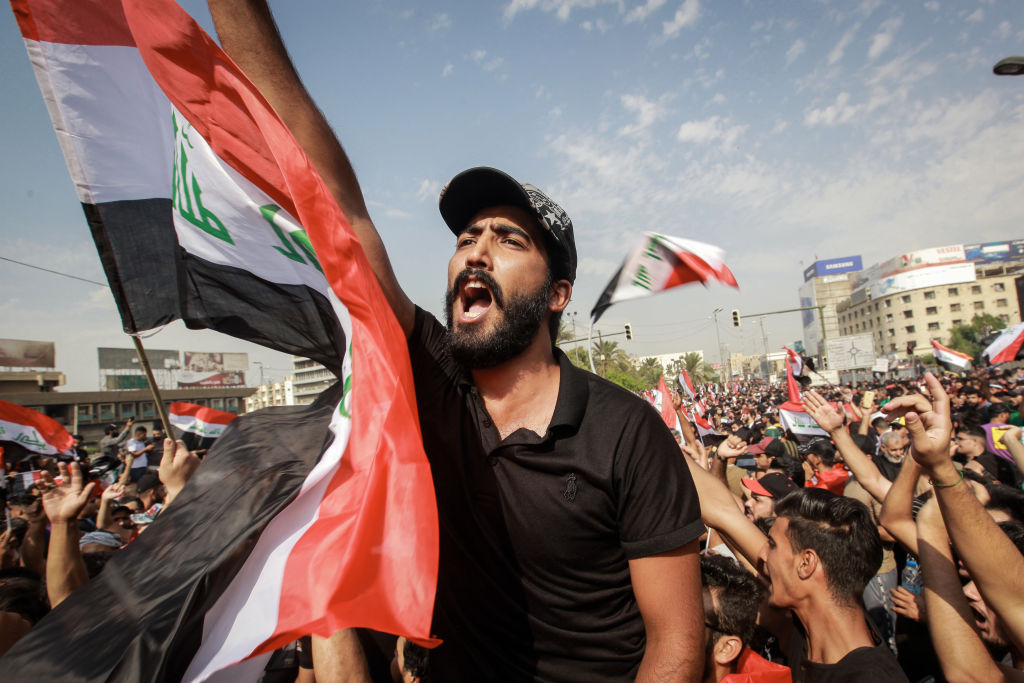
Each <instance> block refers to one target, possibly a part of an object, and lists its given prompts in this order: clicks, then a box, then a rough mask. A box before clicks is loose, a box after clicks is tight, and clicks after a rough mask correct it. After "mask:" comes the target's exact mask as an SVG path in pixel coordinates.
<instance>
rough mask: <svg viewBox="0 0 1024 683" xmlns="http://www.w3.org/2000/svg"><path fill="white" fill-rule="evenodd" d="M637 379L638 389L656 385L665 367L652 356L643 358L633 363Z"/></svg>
mask: <svg viewBox="0 0 1024 683" xmlns="http://www.w3.org/2000/svg"><path fill="white" fill-rule="evenodd" d="M634 367H635V368H636V374H637V379H638V380H639V381H640V385H641V386H640V389H650V388H651V387H655V386H657V385H658V380H659V379H660V378H661V376H662V375H664V374H665V368H663V367H662V366H661V363H659V362H658V361H657V360H655V359H654V358H645V359H643V360H642V361H640V362H639V363H634ZM634 391H636V390H634Z"/></svg>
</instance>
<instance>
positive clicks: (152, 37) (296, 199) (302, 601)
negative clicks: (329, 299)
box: [124, 0, 437, 673]
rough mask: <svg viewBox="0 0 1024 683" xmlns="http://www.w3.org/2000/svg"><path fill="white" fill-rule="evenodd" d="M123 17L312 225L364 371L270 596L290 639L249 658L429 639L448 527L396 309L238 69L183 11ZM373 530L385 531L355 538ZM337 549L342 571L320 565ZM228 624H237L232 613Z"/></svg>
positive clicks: (171, 92) (240, 633) (211, 121)
mask: <svg viewBox="0 0 1024 683" xmlns="http://www.w3.org/2000/svg"><path fill="white" fill-rule="evenodd" d="M124 5H125V15H126V18H127V20H128V23H129V25H130V26H131V28H132V32H133V34H134V35H135V36H136V41H137V43H138V46H139V51H140V54H141V55H142V58H143V60H144V61H145V62H146V65H147V67H148V68H149V70H150V72H151V73H152V75H153V77H154V78H155V80H156V81H157V83H158V84H159V85H160V87H161V89H162V90H163V91H164V93H165V94H166V95H167V97H168V98H169V99H170V100H171V102H172V103H173V104H174V105H175V106H176V107H177V108H178V110H179V111H181V113H182V114H183V115H184V116H185V117H186V118H187V119H188V120H189V122H190V123H191V124H192V125H193V126H194V127H195V129H196V131H198V132H200V133H201V134H202V135H203V137H204V138H205V139H206V140H207V141H208V142H209V144H210V146H211V147H212V148H213V150H214V151H215V153H216V154H217V155H218V156H219V157H220V158H221V159H222V160H224V161H225V162H226V163H228V164H229V165H231V166H232V167H233V168H235V170H237V171H239V172H240V173H242V174H243V175H244V176H245V177H246V178H248V179H249V180H250V181H251V182H253V183H254V184H255V185H257V186H258V187H260V189H262V190H263V191H265V192H266V193H267V194H268V195H270V196H271V197H273V198H274V199H275V200H277V201H279V203H280V204H281V206H282V207H284V208H285V209H286V210H288V211H289V212H291V213H292V215H295V216H296V217H297V218H298V219H299V222H300V223H301V224H302V225H303V227H304V228H305V230H306V232H307V233H308V235H309V238H310V241H311V242H312V244H313V247H314V249H315V251H316V254H317V256H318V258H319V259H320V264H321V265H322V267H323V272H324V274H325V275H326V276H327V279H328V281H329V282H330V284H331V287H332V289H333V291H334V293H335V295H336V296H337V297H338V299H339V300H340V302H341V303H342V304H343V305H344V306H345V308H346V309H347V311H348V313H349V315H350V316H351V325H352V330H353V332H352V344H353V356H354V357H355V358H356V359H362V360H361V361H360V362H361V363H362V365H361V366H360V368H361V369H360V371H359V373H357V374H356V378H355V380H354V381H353V385H352V393H351V396H347V397H346V401H345V404H344V406H343V407H342V408H341V410H342V411H343V412H347V410H348V409H349V408H351V431H350V432H349V433H348V434H347V435H346V436H347V437H348V444H347V448H346V449H345V452H344V461H345V463H346V466H345V467H344V468H339V469H338V470H337V471H336V472H335V473H334V474H333V475H332V476H331V478H330V481H329V483H328V484H327V487H326V489H325V491H324V493H323V499H322V501H321V503H320V505H319V508H318V510H317V513H316V518H315V519H314V520H313V521H312V522H311V523H310V525H309V527H308V528H307V529H306V530H305V531H304V532H303V533H302V534H301V537H300V538H299V539H298V540H297V541H295V543H294V546H293V547H292V549H291V552H290V553H289V554H288V556H287V558H286V559H285V564H284V567H283V573H282V574H281V582H280V584H279V585H276V586H265V587H264V588H263V590H267V589H269V590H274V591H276V592H277V598H276V600H277V610H276V611H277V626H276V628H275V629H273V634H272V635H271V636H270V637H268V638H266V639H265V640H263V641H262V642H255V643H252V647H253V650H252V651H251V653H248V654H257V653H262V652H269V651H271V650H273V649H276V648H277V647H280V646H281V645H284V644H286V643H287V642H290V641H291V640H294V639H296V638H297V637H298V636H301V635H302V634H303V633H310V632H312V633H316V634H318V635H329V634H330V633H333V632H334V631H336V630H337V629H339V628H344V627H349V626H368V627H371V628H374V629H377V630H381V631H386V632H392V633H403V634H406V635H410V636H413V637H417V638H420V639H427V638H428V637H429V628H430V620H431V614H432V609H433V597H434V589H435V584H436V571H437V513H436V507H435V505H434V500H433V491H432V483H431V479H430V473H429V468H428V467H427V465H426V457H425V455H424V454H423V447H422V443H421V439H420V434H419V428H418V420H417V417H416V410H415V398H414V395H413V392H412V386H413V384H412V371H411V366H410V365H409V360H408V354H407V350H406V346H405V337H404V335H403V334H402V331H401V329H400V327H399V325H398V322H397V321H396V320H395V318H394V316H393V315H391V314H390V313H385V314H382V313H381V312H382V311H390V309H389V307H388V304H387V302H386V300H385V299H384V296H383V293H382V292H381V291H380V287H379V286H378V284H377V282H376V279H375V278H374V277H373V275H372V270H371V269H370V266H369V263H368V262H367V260H366V257H365V255H364V254H363V252H362V249H361V247H360V246H359V243H358V242H357V241H356V239H355V235H354V233H353V232H352V229H351V227H350V226H349V223H348V221H347V219H346V218H345V216H344V215H343V214H342V212H341V210H340V209H339V208H338V206H337V204H336V203H335V202H334V201H333V199H332V198H331V196H330V194H329V192H328V191H327V190H326V187H325V186H324V183H323V181H322V180H321V178H320V177H319V175H318V174H317V173H316V172H315V170H314V169H313V167H312V165H311V164H310V162H309V160H308V158H307V157H306V156H305V154H304V153H303V151H302V150H301V148H300V147H299V146H298V144H297V143H296V142H295V140H294V138H293V137H292V136H291V134H290V132H289V131H288V130H287V128H286V127H285V125H284V124H283V122H282V121H281V120H280V119H279V118H278V117H277V115H276V114H275V113H274V111H273V110H272V109H271V108H270V106H269V105H268V104H267V102H266V100H265V99H264V98H263V97H262V95H260V94H259V92H258V91H257V90H256V89H255V87H254V86H253V85H252V84H251V83H250V82H249V81H248V80H247V79H246V78H245V77H244V75H243V74H242V73H241V72H240V71H239V69H238V68H237V66H236V65H235V64H234V63H233V62H232V61H231V60H230V59H229V58H228V57H227V56H226V55H225V54H224V53H223V51H221V49H220V48H219V47H218V46H217V45H216V44H215V43H214V42H213V41H212V40H211V39H210V37H209V36H207V35H206V34H205V32H203V31H202V29H201V28H200V27H199V26H198V25H197V24H196V23H195V22H194V21H193V20H192V19H191V17H189V16H188V15H187V14H186V13H185V12H184V11H183V10H181V9H180V8H179V7H178V6H177V5H175V4H174V3H171V2H165V1H161V2H156V1H154V0H125V3H124ZM360 406H365V408H363V409H360ZM370 406H374V408H373V409H370ZM382 406H390V409H389V410H382V409H381V407H382ZM335 422H338V421H337V420H335ZM343 426H344V425H343ZM341 436H342V435H341V434H339V438H340V437H341ZM354 504H355V509H354V508H353V505H354ZM385 510H386V511H387V512H386V513H385ZM360 518H362V519H365V520H367V523H368V524H370V525H372V526H371V527H370V528H366V527H361V526H359V525H357V524H355V522H356V521H358V519H360ZM268 531H270V530H269V529H268ZM261 540H263V539H261ZM327 548H331V549H332V562H329V563H325V562H321V561H317V558H320V557H322V555H323V553H324V552H325V549H327ZM256 554H257V555H258V553H256ZM266 557H268V558H269V559H268V560H267V561H270V562H276V561H279V560H275V559H274V558H273V557H272V556H270V555H267V556H266ZM255 578H256V579H257V580H258V577H255ZM356 586H358V589H355V587H356ZM266 597H267V596H263V597H261V598H260V599H266ZM232 599H233V598H232V597H231V596H230V595H229V594H228V592H226V593H225V600H224V601H223V606H224V607H225V608H228V607H232V606H233V603H232ZM246 604H248V603H246ZM224 615H226V616H227V617H228V621H232V619H233V617H232V616H231V610H230V609H226V611H225V612H224ZM222 626H225V624H222ZM226 626H227V627H228V628H229V630H230V633H231V634H232V637H235V636H237V638H235V640H232V641H231V642H232V643H234V644H233V645H231V647H232V648H236V649H234V650H232V651H233V652H235V653H238V652H242V651H244V649H245V647H247V646H245V645H242V643H244V642H246V636H245V634H246V633H247V632H248V629H249V624H247V623H244V620H243V619H240V620H238V621H234V622H232V624H231V625H226ZM211 642H212V641H211ZM237 648H241V649H237ZM220 653H221V654H217V653H210V656H211V659H210V660H209V661H208V662H207V663H206V664H203V665H202V666H205V667H206V668H205V670H207V671H208V670H210V667H212V668H213V669H216V668H219V666H217V665H215V664H214V663H215V662H218V661H220V662H223V661H225V657H226V658H227V660H228V661H230V660H231V657H232V655H231V654H230V653H229V649H228V645H224V646H223V647H221V649H220ZM248 654H247V655H246V656H248ZM192 671H194V672H196V673H198V671H196V669H192Z"/></svg>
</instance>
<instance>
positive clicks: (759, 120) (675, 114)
mask: <svg viewBox="0 0 1024 683" xmlns="http://www.w3.org/2000/svg"><path fill="white" fill-rule="evenodd" d="M182 4H183V5H184V6H185V7H186V9H188V10H189V11H190V12H191V13H192V14H193V16H195V17H197V18H198V19H199V20H200V21H201V22H202V23H203V24H204V25H205V26H207V27H209V26H210V23H209V17H208V15H207V12H206V8H205V4H204V3H201V2H195V1H193V0H190V1H188V2H183V3H182ZM272 6H273V7H274V9H275V11H276V14H277V17H278V21H279V23H280V25H281V30H282V33H283V34H284V37H285V41H286V43H287V44H288V46H289V48H290V50H291V52H292V55H293V58H294V60H295V62H296V64H297V66H298V68H299V71H300V73H301V74H302V75H303V78H304V79H305V81H306V83H307V85H308V87H309V88H310V90H311V91H312V92H313V95H314V97H315V99H316V100H317V101H318V103H319V104H320V106H321V108H322V109H323V110H324V111H325V113H326V114H327V116H328V118H329V119H330V121H331V123H332V125H334V127H335V130H336V131H337V133H338V136H339V138H340V139H341V141H342V143H343V144H344V145H345V147H346V149H347V150H348V153H349V155H350V157H351V158H352V160H353V162H354V164H355V166H356V170H357V172H358V174H359V176H360V179H361V181H362V184H363V189H364V193H365V194H366V197H367V200H368V202H369V204H370V207H371V211H372V213H373V215H374V218H375V220H376V223H377V226H378V229H379V230H380V232H381V233H382V235H383V237H384V240H385V242H386V244H387V246H388V248H389V251H390V253H391V258H392V261H393V263H394V265H395V270H396V272H397V273H398V276H399V280H400V281H401V283H402V285H403V286H404V287H405V288H406V290H407V291H408V292H410V293H411V295H412V297H413V299H414V300H415V301H416V302H417V303H419V304H420V305H422V306H424V307H426V308H428V309H430V310H432V311H434V312H435V313H440V308H441V301H442V297H443V290H444V286H445V272H446V271H445V265H446V263H447V259H448V258H449V256H450V253H451V249H452V247H453V237H452V236H451V234H450V233H449V232H448V230H447V229H446V228H445V227H444V224H443V223H442V221H441V219H440V216H439V215H438V213H437V208H436V202H437V194H438V191H439V190H440V188H441V186H442V185H443V184H444V182H445V181H446V180H447V179H448V178H449V177H451V176H452V175H454V174H455V173H457V172H459V171H460V170H463V169H464V168H467V167H470V166H476V165H490V166H496V167H499V168H502V169H503V170H506V171H508V172H509V173H511V174H512V175H514V176H516V177H517V178H519V179H520V180H522V181H524V182H530V183H533V184H535V185H537V186H539V187H541V188H542V189H544V190H545V191H546V192H547V193H548V194H550V195H551V196H552V197H553V198H554V199H555V200H556V201H558V202H559V203H561V204H562V205H563V206H564V208H565V209H566V210H567V211H568V213H569V215H570V216H571V217H572V219H573V222H574V224H575V228H576V239H577V244H578V249H579V255H580V265H579V276H578V279H577V282H576V288H575V292H574V297H573V302H572V303H571V304H570V306H569V309H568V310H569V311H570V312H572V311H576V312H578V316H577V318H576V319H577V320H578V326H579V329H580V331H581V332H582V330H583V327H584V325H585V320H586V319H587V317H588V314H589V311H590V308H591V307H592V306H593V304H594V303H595V301H596V300H597V297H598V295H599V294H600V292H601V290H602V289H603V287H604V285H605V284H606V283H607V281H608V279H609V278H610V277H611V275H612V274H613V273H614V271H615V268H616V267H617V266H618V265H619V263H620V262H621V260H622V258H623V257H624V256H625V253H626V252H627V251H628V249H629V246H630V245H631V244H632V243H633V241H634V240H635V238H636V236H637V235H638V234H639V233H641V232H643V231H644V230H655V231H658V232H662V233H666V234H670V235H677V236H680V237H686V238H690V239H698V240H702V241H706V242H710V243H712V244H716V245H718V246H720V247H722V248H723V249H725V251H726V261H727V263H728V264H729V265H730V266H731V268H732V269H733V272H734V273H735V274H736V277H737V280H738V281H739V283H740V290H739V291H734V290H731V289H727V288H724V287H719V286H712V287H710V288H708V289H704V288H701V287H699V286H698V287H688V288H680V289H677V290H674V291H672V292H669V293H666V294H663V295H661V296H659V297H655V298H652V299H649V300H645V301H639V302H629V303H624V304H621V305H618V306H615V307H612V308H611V309H609V310H608V311H607V313H605V315H604V317H603V318H602V320H601V324H600V327H601V329H603V330H604V331H606V332H614V331H619V330H621V329H622V325H623V323H626V322H629V323H631V324H632V326H633V330H634V337H635V341H633V342H629V343H627V344H626V348H627V350H628V351H629V352H630V353H632V354H634V355H641V354H652V353H669V352H677V351H678V352H682V351H687V350H692V349H704V350H705V352H706V355H707V357H708V359H709V360H716V359H717V353H716V351H715V346H716V342H715V332H714V325H713V323H712V322H711V318H710V316H711V313H712V311H713V310H714V309H715V308H722V309H724V310H725V313H724V314H721V315H720V316H719V319H720V321H721V323H720V329H721V334H722V342H723V344H724V345H725V346H727V347H728V349H729V350H733V351H736V350H738V351H744V352H747V353H754V352H757V351H760V350H761V349H762V348H763V345H762V340H761V334H760V328H759V327H758V325H757V324H756V320H753V319H750V320H747V321H745V324H744V325H743V327H741V328H739V329H735V328H733V327H732V326H731V324H730V323H729V321H728V311H729V310H730V309H732V308H739V309H740V310H741V312H744V313H746V312H751V313H752V312H759V311H765V310H774V309H780V308H790V307H794V306H797V305H798V300H799V299H798V296H797V289H798V287H799V286H800V284H801V282H802V275H801V273H802V271H803V268H804V267H805V266H806V265H807V264H809V263H810V262H812V261H813V260H814V259H815V256H817V257H818V258H832V257H840V256H847V255H851V254H862V255H863V257H864V263H865V265H870V264H872V263H875V262H877V261H880V260H884V259H886V258H889V257H890V256H893V255H895V254H898V253H901V252H904V251H909V250H913V249H915V248H921V247H929V246H941V245H946V244H953V243H961V242H974V241H989V240H998V239H1008V238H1024V203H1022V200H1021V186H1022V185H1024V135H1022V133H1021V131H1022V130H1024V78H997V77H995V76H993V75H992V72H991V68H992V65H993V64H994V63H995V62H996V61H998V60H999V59H1000V58H1002V57H1004V56H1007V55H1012V54H1022V53H1024V3H1021V2H1019V0H992V1H991V2H988V1H976V0H961V1H958V2H953V1H952V0H927V1H924V2H921V1H917V0H906V1H904V2H882V1H881V0H874V1H872V0H865V1H864V2H860V3H857V2H849V1H843V2H838V1H835V2H827V1H824V0H822V1H799V2H798V1H794V2H763V1H760V2H755V1H753V0H751V1H748V2H742V1H726V0H722V1H719V2H714V3H712V2H709V1H708V0H704V1H700V0H646V1H640V0H634V1H617V2H606V1H603V0H510V1H508V2H469V1H463V2H446V3H441V2H437V3H427V2H421V3H413V2H408V1H406V2H392V1H385V0H380V1H376V2H374V1H367V2H356V1H353V2H344V3H338V2H329V1H319V0H316V1H314V0H307V1H304V2H301V3H296V2H275V3H272ZM0 31H2V33H0V59H2V63H3V66H4V68H3V69H2V70H0V85H2V87H3V92H4V94H5V98H4V100H5V102H4V106H3V107H2V109H0V125H2V128H3V130H4V131H5V133H6V134H5V136H4V148H5V154H4V156H3V162H2V164H0V203H2V206H3V208H4V218H5V221H4V226H3V228H2V230H3V237H4V242H5V244H6V245H7V249H5V252H4V253H5V254H6V255H8V256H9V257H10V258H15V259H18V260H23V261H27V262H30V263H35V264H38V265H42V266H45V267H48V268H53V269H56V270H61V271H65V272H70V273H75V274H77V275H80V276H83V277H86V278H90V279H94V280H103V274H102V271H101V269H100V265H99V259H98V258H97V256H96V251H95V248H94V247H93V245H92V241H91V239H90V238H89V235H88V230H87V228H86V224H85V221H84V219H83V217H82V213H81V209H80V207H79V205H78V202H77V200H76V198H75V194H74V191H73V188H72V186H71V183H70V180H69V177H68V174H67V171H66V167H65V166H64V161H63V158H62V157H61V154H60V151H59V148H58V146H57V143H56V139H55V137H54V135H53V131H52V128H51V125H50V122H49V119H48V117H47V115H46V111H45V108H44V107H43V104H42V100H41V98H40V96H39V90H38V88H37V86H36V84H35V80H34V77H33V75H32V72H31V68H30V66H29V63H28V60H27V58H26V56H25V51H24V47H23V44H22V41H21V38H20V36H19V34H18V31H17V27H16V25H15V23H14V20H13V16H12V15H11V14H10V13H7V14H4V15H3V18H2V26H0ZM0 292H3V296H2V297H0V315H2V319H3V321H4V324H3V327H2V332H0V336H3V337H11V338H20V339H45V340H54V341H56V342H57V357H58V365H59V366H60V367H61V369H62V370H64V371H65V372H66V373H67V375H68V379H69V387H68V388H73V389H91V388H95V386H96V383H97V369H96V352H95V348H96V347H97V346H122V347H125V346H129V343H128V339H127V338H126V337H125V336H124V335H123V333H121V331H120V322H119V319H118V317H117V314H116V311H115V309H114V306H113V301H112V299H111V298H110V295H109V293H108V292H107V291H106V290H105V289H103V288H101V287H97V286H94V285H89V284H86V283H82V282H77V281H74V280H68V279H64V278H60V277H57V276H53V275H49V274H46V273H41V272H38V271H32V270H29V269H26V268H23V267H21V266H17V265H14V264H11V263H8V262H6V261H0ZM569 319H571V316H570V318H569ZM766 329H767V332H768V345H769V347H770V348H771V349H772V350H775V349H778V348H779V347H780V346H781V345H782V344H788V343H790V342H792V341H793V340H795V339H799V338H800V325H799V315H798V314H789V315H783V316H773V317H770V318H767V319H766ZM148 344H149V345H150V346H152V347H153V348H179V349H183V350H204V351H247V352H249V353H250V355H251V358H252V359H254V360H261V361H263V362H264V363H265V365H266V366H267V367H268V368H275V369H280V370H271V371H268V374H269V375H271V376H275V375H282V374H285V372H286V371H287V368H289V367H290V361H289V359H288V358H287V357H285V356H283V355H282V354H277V353H274V352H270V351H266V350H261V349H259V348H258V347H254V346H252V345H250V344H244V343H241V342H238V341H236V340H233V339H231V338H228V337H223V336H221V335H217V334H215V333H210V332H195V331H189V330H185V329H184V327H183V326H180V325H172V326H169V327H168V328H167V329H165V330H163V331H161V332H160V333H159V334H157V335H156V336H155V337H153V338H152V339H150V340H149V341H148Z"/></svg>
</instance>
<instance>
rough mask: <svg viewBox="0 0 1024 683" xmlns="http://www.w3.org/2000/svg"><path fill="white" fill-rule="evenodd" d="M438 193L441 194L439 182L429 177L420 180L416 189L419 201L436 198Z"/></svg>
mask: <svg viewBox="0 0 1024 683" xmlns="http://www.w3.org/2000/svg"><path fill="white" fill-rule="evenodd" d="M439 194H441V183H440V182H438V181H436V180H430V179H429V178H424V179H423V180H421V181H420V186H419V187H418V188H417V189H416V199H418V200H420V201H421V202H425V201H427V200H431V201H433V200H436V199H437V196H438V195H439Z"/></svg>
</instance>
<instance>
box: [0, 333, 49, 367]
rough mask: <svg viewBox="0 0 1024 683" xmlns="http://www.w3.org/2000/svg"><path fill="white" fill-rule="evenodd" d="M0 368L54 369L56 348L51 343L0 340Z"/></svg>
mask: <svg viewBox="0 0 1024 683" xmlns="http://www.w3.org/2000/svg"><path fill="white" fill-rule="evenodd" d="M0 367H5V368H55V367H57V351H56V347H55V345H54V343H53V342H45V341H29V340H27V339H0Z"/></svg>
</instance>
